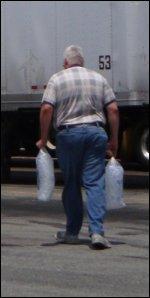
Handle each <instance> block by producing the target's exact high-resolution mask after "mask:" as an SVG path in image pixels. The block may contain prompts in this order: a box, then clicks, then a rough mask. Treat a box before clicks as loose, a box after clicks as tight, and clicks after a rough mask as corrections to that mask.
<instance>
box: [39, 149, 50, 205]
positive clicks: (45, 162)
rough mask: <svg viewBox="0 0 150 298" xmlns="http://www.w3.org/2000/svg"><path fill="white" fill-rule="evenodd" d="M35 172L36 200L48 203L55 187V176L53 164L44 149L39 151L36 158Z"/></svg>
mask: <svg viewBox="0 0 150 298" xmlns="http://www.w3.org/2000/svg"><path fill="white" fill-rule="evenodd" d="M36 170H37V188H38V190H37V198H38V200H39V201H43V202H48V201H50V199H51V197H52V193H53V190H54V187H55V175H54V162H53V160H52V158H51V156H50V154H49V153H48V151H47V150H46V148H42V149H40V151H39V153H38V155H37V157H36Z"/></svg>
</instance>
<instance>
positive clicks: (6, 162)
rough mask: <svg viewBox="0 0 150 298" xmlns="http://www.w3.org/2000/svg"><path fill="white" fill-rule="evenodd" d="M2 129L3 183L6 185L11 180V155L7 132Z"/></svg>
mask: <svg viewBox="0 0 150 298" xmlns="http://www.w3.org/2000/svg"><path fill="white" fill-rule="evenodd" d="M1 129H2V130H1V182H3V183H4V182H8V181H9V179H10V153H9V142H8V140H9V137H8V133H7V130H6V129H5V128H4V126H3V125H2V128H1Z"/></svg>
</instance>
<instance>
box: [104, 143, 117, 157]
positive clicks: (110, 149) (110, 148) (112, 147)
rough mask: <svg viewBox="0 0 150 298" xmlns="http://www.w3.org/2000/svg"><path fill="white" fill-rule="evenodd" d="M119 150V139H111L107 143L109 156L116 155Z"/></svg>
mask: <svg viewBox="0 0 150 298" xmlns="http://www.w3.org/2000/svg"><path fill="white" fill-rule="evenodd" d="M117 151H118V141H117V140H113V139H111V140H110V141H109V143H108V145H107V150H106V154H107V155H108V157H112V156H113V157H116V155H117Z"/></svg>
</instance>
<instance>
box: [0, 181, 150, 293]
mask: <svg viewBox="0 0 150 298" xmlns="http://www.w3.org/2000/svg"><path fill="white" fill-rule="evenodd" d="M61 193H62V187H61V186H57V187H56V188H55V191H54V194H53V198H52V200H51V202H49V203H44V204H43V203H39V202H38V201H37V198H36V185H28V184H26V185H25V184H7V185H6V184H3V185H2V188H1V196H2V209H1V210H2V211H1V223H2V225H1V297H149V226H148V222H149V197H148V189H145V188H143V189H139V188H137V189H125V191H124V199H125V202H126V204H127V206H126V207H125V208H123V209H121V210H114V211H111V212H109V213H108V215H107V218H106V221H105V231H106V237H107V238H108V240H109V241H110V242H111V245H112V248H110V249H106V250H93V249H92V248H91V245H90V239H89V238H88V222H87V216H86V200H85V194H84V193H83V196H84V206H85V217H84V223H83V227H82V230H81V233H80V243H79V244H78V245H65V244H59V245H58V244H57V243H56V241H55V238H54V235H55V234H56V232H57V231H58V230H63V229H65V216H64V211H63V207H62V203H61V199H60V198H61Z"/></svg>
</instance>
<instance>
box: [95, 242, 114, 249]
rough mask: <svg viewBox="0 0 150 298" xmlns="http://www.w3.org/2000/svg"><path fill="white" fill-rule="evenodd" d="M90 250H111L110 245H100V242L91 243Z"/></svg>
mask: <svg viewBox="0 0 150 298" xmlns="http://www.w3.org/2000/svg"><path fill="white" fill-rule="evenodd" d="M92 248H95V249H107V248H111V245H110V244H104V243H101V242H95V243H92Z"/></svg>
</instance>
